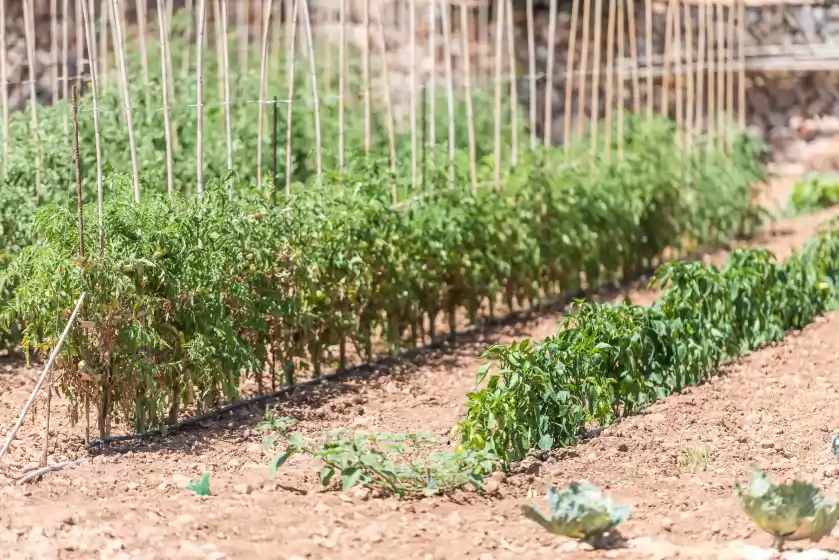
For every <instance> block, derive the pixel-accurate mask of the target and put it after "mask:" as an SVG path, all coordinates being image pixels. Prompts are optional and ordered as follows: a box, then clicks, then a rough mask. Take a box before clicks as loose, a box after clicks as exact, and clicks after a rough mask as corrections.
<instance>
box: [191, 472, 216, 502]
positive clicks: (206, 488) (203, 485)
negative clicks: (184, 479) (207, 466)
mask: <svg viewBox="0 0 839 560" xmlns="http://www.w3.org/2000/svg"><path fill="white" fill-rule="evenodd" d="M186 489H187V490H191V491H193V492H195V495H196V496H209V495H210V473H208V472H205V473H204V474H203V475H201V480H199V481H198V482H195V481H192V482H189V483H188V484H187V485H186Z"/></svg>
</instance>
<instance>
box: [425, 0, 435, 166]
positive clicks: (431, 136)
mask: <svg viewBox="0 0 839 560" xmlns="http://www.w3.org/2000/svg"><path fill="white" fill-rule="evenodd" d="M428 18H429V24H430V29H429V31H428V35H429V37H428V44H429V46H428V48H429V50H430V51H431V52H430V54H431V79H430V80H429V82H430V84H431V87H430V88H429V87H426V91H425V95H426V98H427V99H428V112H429V114H430V115H431V118H430V119H429V120H428V142H426V144H427V145H429V146H430V147H431V153H430V154H429V163H430V165H431V167H434V166H435V165H436V164H437V10H436V7H435V3H434V2H433V0H432V1H431V2H429V3H428ZM426 86H428V83H426Z"/></svg>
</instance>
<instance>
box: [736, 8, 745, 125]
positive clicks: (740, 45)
mask: <svg viewBox="0 0 839 560" xmlns="http://www.w3.org/2000/svg"><path fill="white" fill-rule="evenodd" d="M745 40H746V2H745V0H738V1H737V60H738V62H739V64H738V65H737V74H738V76H737V97H738V102H739V105H738V107H737V125H738V126H739V127H740V130H745V129H746V54H745V48H744V44H745Z"/></svg>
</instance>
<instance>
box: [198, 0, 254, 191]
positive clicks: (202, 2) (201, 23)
mask: <svg viewBox="0 0 839 560" xmlns="http://www.w3.org/2000/svg"><path fill="white" fill-rule="evenodd" d="M206 8H207V6H206V0H198V37H197V38H196V40H195V57H196V63H197V68H196V72H195V92H196V99H195V103H196V109H197V110H198V126H197V127H196V128H197V136H198V138H197V142H198V144H197V145H196V146H195V151H196V160H197V161H196V163H195V165H196V170H195V171H196V176H197V179H198V196H199V197H202V196H204V32H205V31H204V28H205V26H206V23H207V14H206ZM269 10H270V0H269Z"/></svg>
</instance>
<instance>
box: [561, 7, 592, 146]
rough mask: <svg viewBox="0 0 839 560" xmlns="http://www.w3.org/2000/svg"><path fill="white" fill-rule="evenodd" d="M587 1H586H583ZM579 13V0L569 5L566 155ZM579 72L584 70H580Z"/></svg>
mask: <svg viewBox="0 0 839 560" xmlns="http://www.w3.org/2000/svg"><path fill="white" fill-rule="evenodd" d="M584 1H587V0H584ZM579 11H580V0H574V1H573V3H572V4H571V34H570V35H569V37H568V53H567V54H566V59H565V105H564V109H563V115H562V116H563V120H564V122H563V127H562V142H563V146H564V148H565V151H566V153H567V152H568V148H569V146H570V144H571V111H572V110H573V107H572V106H571V94H572V92H573V90H574V55H575V54H576V52H577V18H578V14H579ZM580 71H581V72H584V71H585V70H584V69H583V68H581V69H580Z"/></svg>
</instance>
